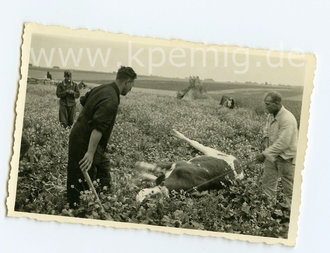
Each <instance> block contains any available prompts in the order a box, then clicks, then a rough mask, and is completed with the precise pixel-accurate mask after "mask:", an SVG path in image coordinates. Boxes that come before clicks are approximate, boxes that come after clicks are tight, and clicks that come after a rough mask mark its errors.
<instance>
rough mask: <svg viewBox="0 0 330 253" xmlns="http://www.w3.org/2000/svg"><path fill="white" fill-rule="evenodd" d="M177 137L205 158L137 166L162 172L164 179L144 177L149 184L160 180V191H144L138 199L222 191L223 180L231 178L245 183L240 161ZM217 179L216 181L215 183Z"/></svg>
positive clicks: (182, 137)
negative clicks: (181, 193) (185, 192)
mask: <svg viewBox="0 0 330 253" xmlns="http://www.w3.org/2000/svg"><path fill="white" fill-rule="evenodd" d="M174 134H175V136H177V137H178V138H180V139H182V140H185V141H186V142H188V143H189V144H190V145H192V146H193V147H194V148H196V149H197V150H199V151H201V152H202V153H204V154H205V155H203V156H198V157H195V158H193V159H191V160H189V161H178V162H174V163H159V164H149V163H145V162H139V163H137V167H139V168H140V169H145V170H148V171H154V172H162V173H163V174H164V176H163V177H161V179H162V180H160V178H156V177H155V176H153V175H151V174H149V173H143V174H142V176H143V177H144V178H147V179H149V180H156V182H157V183H158V184H159V185H158V186H156V187H153V188H148V189H143V190H141V191H140V192H139V193H138V195H137V197H136V199H137V201H139V202H141V201H142V200H143V199H145V198H146V197H147V196H149V195H153V194H156V193H165V194H167V195H168V192H169V191H172V190H176V191H179V190H186V191H187V190H191V189H194V188H195V187H197V188H198V189H197V190H199V191H203V190H208V189H212V188H218V187H219V186H220V185H221V180H224V178H225V176H226V175H228V177H229V178H232V179H242V178H243V171H242V170H241V169H240V168H239V164H238V162H237V159H236V158H235V157H234V156H232V155H227V154H224V153H222V152H220V151H218V150H216V149H213V148H209V147H206V146H203V145H202V144H200V143H198V142H197V141H193V140H190V139H188V138H187V137H185V136H184V135H182V134H181V133H179V132H177V131H175V130H174ZM213 179H214V180H213Z"/></svg>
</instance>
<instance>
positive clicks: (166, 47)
mask: <svg viewBox="0 0 330 253" xmlns="http://www.w3.org/2000/svg"><path fill="white" fill-rule="evenodd" d="M93 35H94V34H93V33H91V36H84V37H82V36H76V35H75V34H74V33H73V34H71V35H65V36H61V35H49V34H47V35H45V34H33V36H32V40H31V50H30V59H29V62H30V63H31V64H33V65H35V66H41V67H53V66H58V67H60V68H64V69H65V68H67V69H79V70H91V71H101V72H114V71H116V70H117V69H118V67H120V66H121V65H124V66H132V67H133V68H134V70H135V71H136V72H137V73H138V75H155V76H164V77H179V78H186V77H188V76H199V77H200V78H202V79H213V80H215V81H222V82H257V83H265V82H267V83H271V84H286V85H303V84H304V75H305V67H306V64H305V61H304V55H302V54H295V53H290V52H289V53H288V52H279V51H278V52H274V51H262V50H253V49H249V48H234V47H224V46H222V47H220V46H215V45H209V46H205V45H202V44H197V43H195V44H193V43H185V42H183V41H175V40H160V39H157V40H156V39H152V38H145V39H141V38H137V37H127V36H120V35H116V34H113V36H107V37H106V38H105V37H104V38H102V39H100V37H99V36H93Z"/></svg>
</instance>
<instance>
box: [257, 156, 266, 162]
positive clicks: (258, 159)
mask: <svg viewBox="0 0 330 253" xmlns="http://www.w3.org/2000/svg"><path fill="white" fill-rule="evenodd" d="M265 158H266V157H265V156H264V155H263V154H258V155H257V156H256V160H257V161H258V162H260V163H262V162H264V161H265Z"/></svg>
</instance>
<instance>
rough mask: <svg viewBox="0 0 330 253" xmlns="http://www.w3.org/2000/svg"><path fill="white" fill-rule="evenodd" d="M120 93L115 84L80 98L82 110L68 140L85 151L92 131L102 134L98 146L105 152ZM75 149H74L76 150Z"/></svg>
mask: <svg viewBox="0 0 330 253" xmlns="http://www.w3.org/2000/svg"><path fill="white" fill-rule="evenodd" d="M119 95H120V92H119V89H118V87H117V85H116V84H115V83H110V84H103V85H100V86H98V87H95V88H93V89H92V90H91V91H89V92H87V93H86V95H85V96H82V97H81V98H80V103H81V104H82V105H83V109H82V111H81V113H80V115H79V117H78V120H77V121H76V123H75V125H74V126H73V129H72V131H71V133H70V140H71V142H72V144H73V143H75V145H76V146H77V147H79V148H83V149H87V147H88V143H89V138H90V135H91V132H92V131H93V129H97V130H98V131H100V132H102V138H101V140H100V142H99V146H100V147H101V148H102V149H103V150H105V149H106V146H107V143H108V141H109V138H110V134H111V131H112V128H113V126H114V123H115V119H116V115H117V110H118V105H119V103H120V97H119ZM77 147H76V148H77Z"/></svg>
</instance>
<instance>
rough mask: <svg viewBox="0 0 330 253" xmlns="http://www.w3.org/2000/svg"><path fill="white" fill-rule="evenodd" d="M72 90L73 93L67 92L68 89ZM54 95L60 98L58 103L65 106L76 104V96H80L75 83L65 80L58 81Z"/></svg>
mask: <svg viewBox="0 0 330 253" xmlns="http://www.w3.org/2000/svg"><path fill="white" fill-rule="evenodd" d="M69 90H72V91H73V94H69V93H68V91H69ZM56 96H57V97H58V98H60V104H61V105H65V106H74V105H76V98H78V97H79V96H80V92H79V88H78V85H77V83H75V82H73V81H70V82H69V83H66V82H65V80H63V81H62V82H60V83H59V84H58V85H57V88H56Z"/></svg>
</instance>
